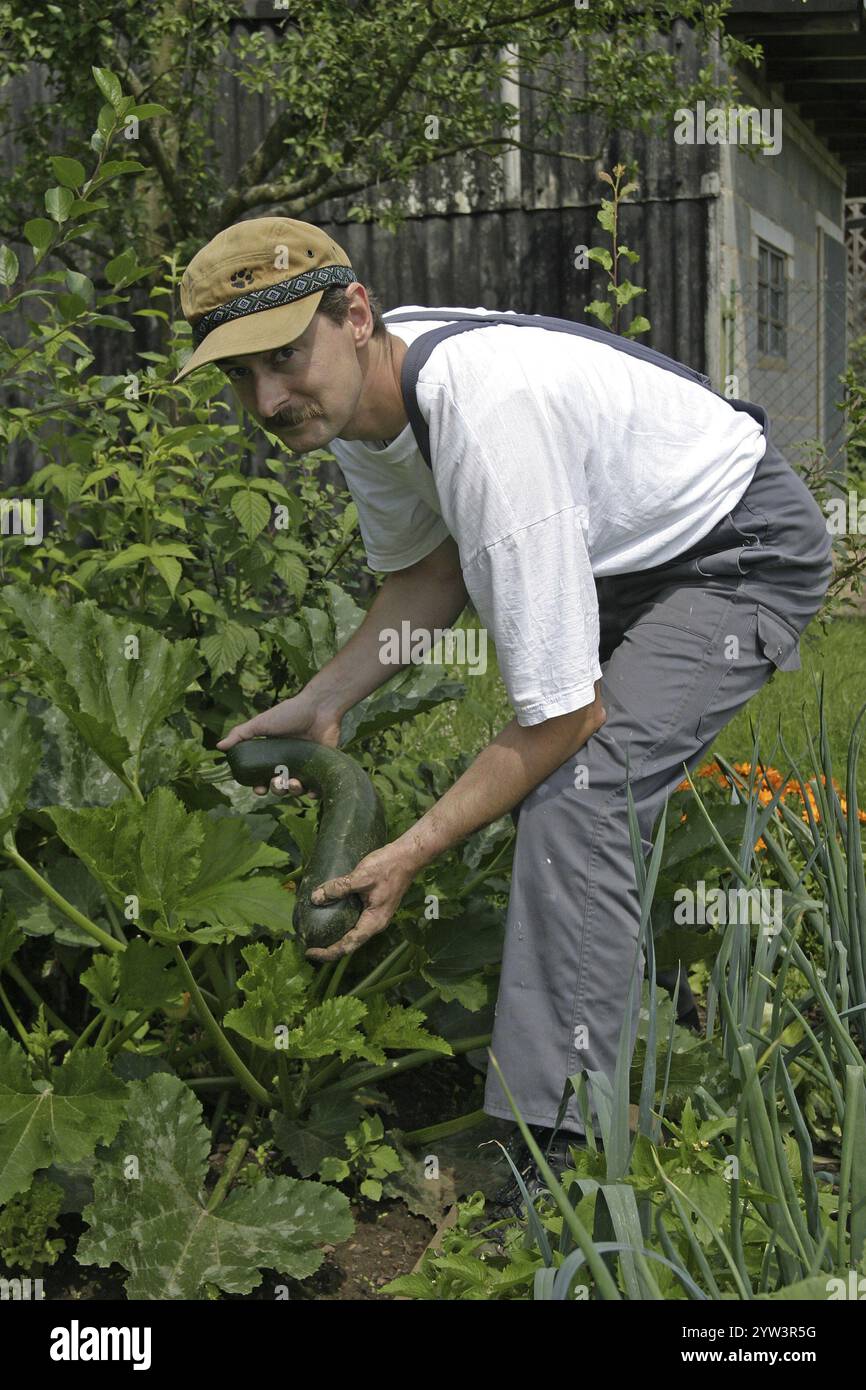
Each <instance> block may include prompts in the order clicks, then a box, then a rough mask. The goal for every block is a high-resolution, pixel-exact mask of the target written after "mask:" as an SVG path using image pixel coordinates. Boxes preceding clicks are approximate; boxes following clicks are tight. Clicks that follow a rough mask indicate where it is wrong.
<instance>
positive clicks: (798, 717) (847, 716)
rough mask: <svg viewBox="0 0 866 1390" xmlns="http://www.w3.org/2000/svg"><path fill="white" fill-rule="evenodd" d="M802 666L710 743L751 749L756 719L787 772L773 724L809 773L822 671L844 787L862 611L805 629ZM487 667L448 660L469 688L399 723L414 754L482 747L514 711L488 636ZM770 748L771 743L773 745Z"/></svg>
mask: <svg viewBox="0 0 866 1390" xmlns="http://www.w3.org/2000/svg"><path fill="white" fill-rule="evenodd" d="M478 625H479V624H478V619H477V617H475V616H474V615H472V616H471V617H470V616H468V615H467V614H464V616H463V618H462V620H461V621H460V622H458V623H457V627H477V626H478ZM800 655H801V660H802V670H800V671H779V672H777V673H776V674H775V675H774V676H773V677H772V679H771V680H770V681H769V682H768V683H767V685H765V686H764V688H763V690H761V691H759V693H758V694H757V695H755V696H754V698H753V699H752V700H750V701H749V704H748V705H747V706H746V708H745V709H744V710H743V711H742V712H741V713H740V714H738V715H737V716H736V718H735V719H733V720H732V721H731V723H730V724H729V725H728V726H727V728H726V729H724V730H723V731H722V733H721V734H720V735H719V737H718V738H717V739H716V741H715V743H714V744H713V746H712V754H711V755H710V756H712V755H714V754H715V753H720V754H721V755H722V757H724V758H726V759H727V760H728V761H729V762H734V761H736V762H741V761H745V760H747V759H749V758H750V757H751V752H752V745H753V737H754V736H753V732H752V729H751V727H750V725H754V726H755V728H756V729H758V730H759V733H760V740H761V742H760V747H761V754H762V757H763V758H764V760H765V761H766V762H768V763H769V764H770V765H772V766H775V767H777V768H778V769H779V771H780V772H782V773H786V772H788V770H789V769H788V766H787V765H785V766H783V763H785V759H784V755H783V753H782V752H781V748H780V747H777V737H778V725H779V721H780V720H781V726H782V737H783V738H784V740H785V744H786V746H787V748H788V749H789V750H790V753H791V756H792V757H793V758H796V759H797V760H798V761H800V760H802V761H800V771H801V772H802V774H803V776H804V777H805V776H808V775H809V764H808V760H807V754H808V738H807V732H806V731H807V729H808V731H809V733H811V735H812V737H813V738H815V737H816V735H817V729H818V714H817V709H818V696H817V688H816V687H817V685H818V684H819V682H820V679H821V676H822V674H823V676H824V699H825V711H826V716H827V726H828V732H829V736H830V751H831V755H832V758H833V775H834V777H836V779H837V781H839V782H840V783H841V784H842V786H843V788H844V784H845V776H846V772H845V768H846V760H847V756H848V740H849V736H850V731H851V727H852V725H853V723H854V720H855V718H856V716H857V711H858V709H859V708H860V706H861V705H862V704H863V703H864V701H866V618H857V617H851V618H836V619H835V620H834V621H832V622H831V623H830V624H828V627H827V630H826V632H822V630H821V628H820V627H819V625H818V624H817V623H812V625H811V626H810V627H809V628H808V629H807V631H806V633H805V634H804V636H803V638H802V639H801V642H800ZM487 656H488V661H487V671H486V672H485V673H484V675H479V676H472V675H468V674H467V671H466V668H465V667H457V666H455V667H452V668H450V671H451V674H452V675H453V677H454V678H455V679H456V680H462V681H463V682H464V684H465V685H466V688H467V691H466V696H465V697H464V698H463V699H462V700H460V701H454V702H451V703H449V704H447V705H443V706H440V708H439V709H436V710H433V711H432V712H431V713H429V714H424V715H419V716H418V718H417V719H415V720H414V721H413V723H412V724H411V725H404V726H403V747H404V748H406V747H407V746H411V747H412V748H414V749H416V750H417V753H418V757H419V758H425V757H431V758H432V757H436V756H437V754H442V753H443V752H444V753H456V752H457V751H459V750H460V749H463V750H464V751H465V752H467V753H471V754H473V755H474V754H475V753H478V752H480V750H481V749H482V748H483V747H484V745H485V744H486V743H488V742H489V741H490V740H491V739H492V738H493V737H495V735H496V733H497V732H498V731H499V730H500V729H501V728H502V727H503V726H504V725H505V724H507V723H508V722H509V720H510V719H511V718H512V717H513V711H512V709H511V706H510V704H509V702H508V697H507V695H506V692H505V687H504V685H503V683H502V679H501V677H500V675H499V668H498V666H497V664H496V653H495V650H494V647H493V642H492V640H490V638H489V637H488V644H487ZM774 749H775V750H776V751H775V752H774ZM858 802H859V805H860V806H861V807H866V751H864V754H863V757H862V758H861V760H860V767H859V776H858Z"/></svg>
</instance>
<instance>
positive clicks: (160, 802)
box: [46, 787, 205, 916]
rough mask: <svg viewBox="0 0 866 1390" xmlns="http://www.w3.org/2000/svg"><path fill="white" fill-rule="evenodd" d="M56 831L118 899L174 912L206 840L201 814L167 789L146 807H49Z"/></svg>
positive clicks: (132, 804) (130, 804) (160, 790)
mask: <svg viewBox="0 0 866 1390" xmlns="http://www.w3.org/2000/svg"><path fill="white" fill-rule="evenodd" d="M46 811H47V814H48V815H50V816H51V819H52V820H53V821H54V824H55V826H56V827H57V833H58V835H59V836H60V837H61V839H62V840H64V841H65V843H66V844H67V845H68V846H69V848H70V849H71V850H72V851H73V853H74V854H75V855H77V857H78V858H79V859H81V860H82V862H83V863H85V864H86V865H87V867H88V868H89V869H90V871H91V873H93V874H95V875H96V877H97V878H98V879H100V881H101V882H102V883H103V884H104V885H105V887H106V889H107V890H108V891H109V892H110V893H111V894H112V895H113V896H114V898H115V899H116V900H118V901H122V900H123V899H124V898H125V897H126V896H127V895H129V894H134V895H135V896H136V897H137V898H138V900H139V905H140V907H142V908H146V909H149V910H151V911H155V912H160V913H164V914H165V915H166V916H167V915H168V914H169V913H170V912H171V911H173V910H174V908H175V907H176V905H177V903H178V902H179V901H180V899H181V897H182V895H183V890H184V889H185V888H186V886H187V884H188V883H189V882H190V881H191V880H192V879H193V878H194V877H195V874H196V870H197V868H198V862H199V859H198V850H199V847H200V845H201V843H202V840H203V839H204V833H205V832H204V827H203V825H202V821H203V819H204V815H203V813H202V812H189V811H187V810H186V808H185V807H184V806H183V805H182V803H181V802H180V801H179V800H178V798H177V797H176V796H175V795H174V793H173V792H171V791H169V790H168V788H167V787H159V788H157V790H156V791H155V792H153V793H152V794H151V796H149V797H148V799H147V801H146V802H145V803H144V804H143V805H142V804H141V803H140V802H137V801H132V800H131V799H128V800H126V801H120V802H118V803H117V805H116V806H105V807H102V806H100V807H88V808H87V809H85V810H73V809H72V808H70V807H66V806H49V807H46Z"/></svg>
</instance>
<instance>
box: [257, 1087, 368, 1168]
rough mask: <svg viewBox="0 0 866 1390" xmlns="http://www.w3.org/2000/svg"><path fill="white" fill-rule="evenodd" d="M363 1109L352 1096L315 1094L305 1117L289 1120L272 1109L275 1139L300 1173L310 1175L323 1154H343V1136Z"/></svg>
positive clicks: (344, 1146) (326, 1156)
mask: <svg viewBox="0 0 866 1390" xmlns="http://www.w3.org/2000/svg"><path fill="white" fill-rule="evenodd" d="M364 1113H365V1111H364V1106H363V1105H362V1104H361V1102H360V1101H358V1100H355V1098H354V1097H353V1096H348V1095H345V1094H342V1095H341V1094H331V1095H324V1096H316V1097H315V1099H314V1101H313V1104H312V1106H311V1108H310V1113H309V1115H308V1116H307V1118H306V1119H305V1120H290V1119H289V1118H288V1116H286V1115H283V1114H281V1113H280V1112H279V1111H277V1110H274V1111H272V1112H271V1123H272V1124H273V1127H274V1139H275V1140H276V1142H277V1144H278V1145H279V1147H280V1149H282V1151H283V1153H285V1154H288V1156H289V1158H290V1159H291V1160H292V1163H293V1164H294V1165H295V1167H296V1168H297V1170H298V1172H299V1173H300V1174H301V1176H302V1177H304V1178H309V1177H310V1176H311V1175H312V1174H313V1173H318V1171H319V1169H320V1167H321V1165H322V1164H323V1163H324V1161H325V1159H326V1158H345V1156H346V1154H347V1153H348V1149H347V1147H346V1140H345V1136H346V1135H347V1134H348V1133H349V1132H350V1131H351V1130H353V1129H355V1128H357V1124H358V1121H359V1120H360V1118H361V1116H362V1115H363V1114H364Z"/></svg>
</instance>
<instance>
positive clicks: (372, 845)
mask: <svg viewBox="0 0 866 1390" xmlns="http://www.w3.org/2000/svg"><path fill="white" fill-rule="evenodd" d="M226 758H227V759H228V764H229V767H230V768H231V770H232V776H233V777H234V779H235V781H236V782H241V783H242V784H243V785H244V786H245V787H260V786H268V785H269V784H270V781H271V778H272V777H275V776H277V775H278V769H281V768H288V771H289V776H290V777H297V778H298V780H299V781H300V782H302V783H303V785H304V787H305V788H312V789H313V791H316V792H318V794H319V796H320V797H321V811H320V814H319V832H318V835H317V836H316V843H315V845H314V846H313V852H312V854H311V855H310V859H309V862H308V864H307V867H306V870H305V871H304V874H303V876H302V877H301V881H300V883H299V884H298V891H297V894H296V897H295V910H294V914H293V917H292V922H293V924H294V927H295V930H296V931H297V933H298V935H299V936H300V938H301V940H302V941H303V942H304V944H305V945H307V946H331V945H333V943H334V942H335V941H339V940H340V938H341V937H342V936H345V935H346V932H347V931H351V929H352V927H354V925H355V923H356V922H357V920H358V918H359V917H360V915H361V911H362V909H363V906H364V905H363V903H362V901H361V899H360V897H359V896H358V894H357V893H352V894H351V895H350V896H349V897H347V898H341V899H340V900H339V902H333V903H324V904H322V905H320V906H317V905H316V904H315V903H312V902H311V901H310V894H311V893H312V891H313V889H314V888H317V887H318V886H319V884H320V883H324V882H325V881H326V879H329V878H339V877H341V876H342V875H343V874H348V873H351V871H352V869H354V867H355V865H356V864H357V863H358V861H359V860H361V859H363V858H364V856H365V854H369V853H370V852H371V851H372V850H374V849H379V848H380V846H381V845H383V844H384V843H385V835H386V827H385V811H384V808H383V806H382V803H381V801H380V800H379V796H378V793H377V792H376V788H375V787H374V786H373V783H372V782H371V780H370V778H369V777H368V775H367V773H366V772H365V771H364V769H363V768H362V767H361V766H360V764H359V763H357V762H356V761H355V759H354V758H351V757H350V756H349V755H348V753H341V752H339V750H338V749H336V748H326V747H325V745H324V744H322V743H315V742H314V741H313V740H312V739H307V738H255V739H247V740H245V741H244V742H243V743H236V744H235V746H234V748H229V749H228V750H227V752H226Z"/></svg>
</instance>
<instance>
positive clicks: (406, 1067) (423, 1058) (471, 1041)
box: [310, 1033, 493, 1095]
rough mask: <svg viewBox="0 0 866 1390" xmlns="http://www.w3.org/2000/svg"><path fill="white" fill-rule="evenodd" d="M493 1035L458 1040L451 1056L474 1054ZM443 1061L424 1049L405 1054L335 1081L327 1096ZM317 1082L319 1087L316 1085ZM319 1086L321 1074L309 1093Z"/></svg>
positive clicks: (315, 1078) (436, 1053) (452, 1047)
mask: <svg viewBox="0 0 866 1390" xmlns="http://www.w3.org/2000/svg"><path fill="white" fill-rule="evenodd" d="M492 1036H493V1035H492V1034H491V1033H479V1035H478V1036H477V1037H475V1038H460V1039H458V1041H457V1042H455V1043H452V1044H451V1055H452V1056H454V1057H457V1056H459V1055H460V1053H461V1052H474V1051H475V1049H476V1048H479V1047H486V1046H487V1044H488V1043H489V1042H490V1039H491V1037H492ZM437 1058H438V1059H440V1060H442V1059H443V1054H442V1053H441V1052H430V1051H429V1050H427V1049H426V1048H425V1049H424V1050H423V1051H418V1052H407V1053H406V1054H405V1056H403V1057H395V1058H394V1060H393V1061H391V1062H386V1063H385V1064H384V1066H381V1067H372V1068H371V1069H370V1070H369V1071H365V1072H360V1073H357V1074H356V1075H355V1076H348V1077H346V1078H345V1079H344V1080H342V1081H337V1082H335V1084H334V1085H333V1086H329V1087H328V1092H329V1094H331V1095H333V1094H335V1093H336V1092H337V1091H354V1090H355V1089H356V1088H357V1087H358V1086H369V1085H370V1084H371V1082H373V1081H382V1080H383V1079H384V1078H385V1077H386V1076H395V1075H396V1074H397V1073H398V1072H401V1071H410V1070H411V1069H412V1068H413V1067H422V1066H423V1065H424V1063H425V1062H433V1061H435V1060H436V1059H437ZM317 1082H319V1085H317V1084H316V1083H317ZM320 1085H321V1074H320V1075H319V1076H318V1077H314V1078H313V1081H312V1082H311V1084H310V1090H311V1091H318V1090H319V1087H320Z"/></svg>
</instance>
